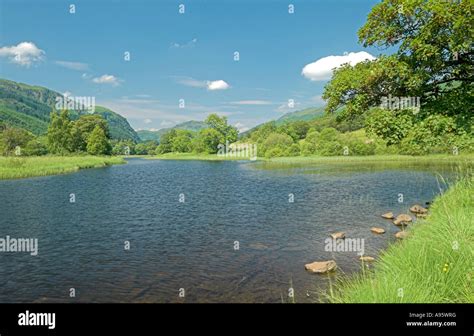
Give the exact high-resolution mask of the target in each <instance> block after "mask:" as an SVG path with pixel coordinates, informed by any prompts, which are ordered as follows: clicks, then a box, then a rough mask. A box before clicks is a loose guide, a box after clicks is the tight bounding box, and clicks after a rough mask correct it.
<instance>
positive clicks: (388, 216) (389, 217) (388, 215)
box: [382, 212, 395, 219]
mask: <svg viewBox="0 0 474 336" xmlns="http://www.w3.org/2000/svg"><path fill="white" fill-rule="evenodd" d="M382 217H383V218H385V219H394V218H395V216H394V215H393V212H387V213H384V214H383V215H382Z"/></svg>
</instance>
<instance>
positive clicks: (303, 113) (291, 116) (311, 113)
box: [275, 106, 324, 125]
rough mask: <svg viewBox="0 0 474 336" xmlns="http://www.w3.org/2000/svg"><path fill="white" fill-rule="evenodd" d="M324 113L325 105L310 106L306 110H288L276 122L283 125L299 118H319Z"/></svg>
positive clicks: (308, 119)
mask: <svg viewBox="0 0 474 336" xmlns="http://www.w3.org/2000/svg"><path fill="white" fill-rule="evenodd" d="M323 115H324V106H322V107H310V108H307V109H304V110H300V111H295V112H288V113H286V114H284V115H283V116H281V117H280V118H278V119H277V120H276V121H275V122H276V124H277V125H282V124H284V123H287V122H293V121H297V120H304V121H310V120H313V119H316V118H319V117H321V116H323Z"/></svg>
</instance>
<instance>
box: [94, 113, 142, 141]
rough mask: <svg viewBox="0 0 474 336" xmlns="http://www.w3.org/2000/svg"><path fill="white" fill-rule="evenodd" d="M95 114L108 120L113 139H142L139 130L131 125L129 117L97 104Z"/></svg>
mask: <svg viewBox="0 0 474 336" xmlns="http://www.w3.org/2000/svg"><path fill="white" fill-rule="evenodd" d="M94 114H98V115H100V116H102V117H103V118H104V119H105V120H107V123H108V124H109V132H110V137H111V138H112V139H120V140H133V141H134V142H139V141H140V137H139V136H138V134H137V132H135V130H134V129H133V128H132V126H130V124H129V123H128V121H127V119H126V118H124V117H122V116H121V115H120V114H118V113H116V112H114V111H112V110H109V109H108V108H106V107H103V106H96V107H95V112H94Z"/></svg>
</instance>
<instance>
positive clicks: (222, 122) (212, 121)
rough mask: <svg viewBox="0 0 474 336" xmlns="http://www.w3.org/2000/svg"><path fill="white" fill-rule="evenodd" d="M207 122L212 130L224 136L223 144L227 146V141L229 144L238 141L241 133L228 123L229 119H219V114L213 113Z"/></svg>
mask: <svg viewBox="0 0 474 336" xmlns="http://www.w3.org/2000/svg"><path fill="white" fill-rule="evenodd" d="M205 122H206V124H208V125H209V127H210V128H212V129H214V130H216V131H217V132H219V133H220V134H221V135H222V140H221V143H222V144H225V142H226V141H228V142H229V143H233V142H235V141H237V136H238V134H239V132H238V131H237V129H236V128H235V127H234V126H232V125H229V124H228V123H227V117H219V116H218V115H217V114H215V113H213V114H210V115H209V116H208V117H207V118H206V120H205ZM216 151H217V148H216Z"/></svg>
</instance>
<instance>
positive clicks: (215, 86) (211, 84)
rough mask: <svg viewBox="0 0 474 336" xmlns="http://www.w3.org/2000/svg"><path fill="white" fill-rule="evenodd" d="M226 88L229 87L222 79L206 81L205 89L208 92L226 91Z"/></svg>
mask: <svg viewBox="0 0 474 336" xmlns="http://www.w3.org/2000/svg"><path fill="white" fill-rule="evenodd" d="M228 88H230V85H229V84H227V83H226V82H225V81H223V80H222V79H219V80H215V81H207V89H208V90H210V91H215V90H227V89H228Z"/></svg>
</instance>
